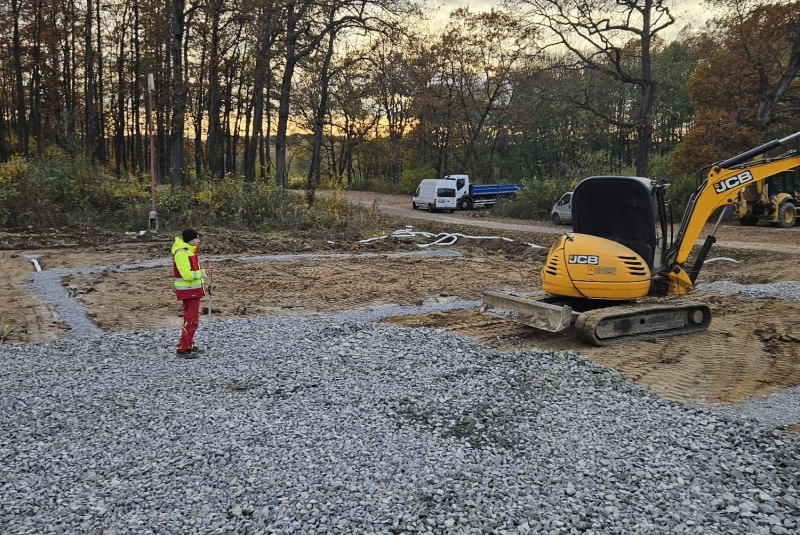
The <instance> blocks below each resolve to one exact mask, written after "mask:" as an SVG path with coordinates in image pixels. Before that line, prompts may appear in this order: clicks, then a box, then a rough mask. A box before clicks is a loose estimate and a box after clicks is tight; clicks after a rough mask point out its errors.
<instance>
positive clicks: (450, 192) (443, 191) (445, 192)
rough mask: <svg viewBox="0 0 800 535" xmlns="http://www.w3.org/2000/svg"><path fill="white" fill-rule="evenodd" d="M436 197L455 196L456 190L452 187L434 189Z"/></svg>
mask: <svg viewBox="0 0 800 535" xmlns="http://www.w3.org/2000/svg"><path fill="white" fill-rule="evenodd" d="M436 196H437V197H455V196H456V190H454V189H453V188H439V189H437V190H436Z"/></svg>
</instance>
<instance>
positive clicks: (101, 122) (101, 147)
mask: <svg viewBox="0 0 800 535" xmlns="http://www.w3.org/2000/svg"><path fill="white" fill-rule="evenodd" d="M95 10H96V16H97V100H96V102H97V127H96V128H97V159H98V160H100V162H102V163H103V164H105V163H106V159H107V155H106V140H105V138H106V136H105V132H106V118H105V113H103V103H104V102H105V100H106V99H105V87H104V86H103V41H102V33H103V32H102V26H101V25H102V20H101V19H100V2H99V0H98V1H97V2H96V3H95Z"/></svg>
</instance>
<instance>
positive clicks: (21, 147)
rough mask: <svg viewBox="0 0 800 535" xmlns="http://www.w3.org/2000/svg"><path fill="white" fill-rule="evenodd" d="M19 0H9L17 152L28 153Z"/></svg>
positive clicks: (20, 7)
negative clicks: (11, 25)
mask: <svg viewBox="0 0 800 535" xmlns="http://www.w3.org/2000/svg"><path fill="white" fill-rule="evenodd" d="M20 1H21V0H11V11H12V13H13V15H14V38H13V39H14V46H13V48H14V51H13V55H14V75H15V78H16V87H17V95H16V96H17V152H18V153H20V154H28V132H27V130H26V126H25V90H24V85H23V80H22V45H21V43H20V36H19V21H20V11H21V9H22V6H21V5H20Z"/></svg>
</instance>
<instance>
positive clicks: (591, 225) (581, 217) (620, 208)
mask: <svg viewBox="0 0 800 535" xmlns="http://www.w3.org/2000/svg"><path fill="white" fill-rule="evenodd" d="M647 183H648V181H646V180H644V179H641V178H637V177H590V178H587V179H586V180H584V181H582V182H581V183H580V184H578V186H577V187H576V188H575V191H574V193H573V194H572V230H573V231H575V232H576V233H579V234H590V235H593V236H599V237H601V238H606V239H609V240H613V241H616V242H618V243H620V244H622V245H624V246H626V247H628V248H629V249H631V250H632V251H634V252H635V253H636V254H638V255H639V256H641V257H642V258H643V259H644V260H645V261H646V262H647V264H648V266H650V267H651V268H652V267H653V259H654V253H655V249H656V231H655V227H656V225H655V214H654V210H653V199H652V197H651V193H650V188H648V186H647Z"/></svg>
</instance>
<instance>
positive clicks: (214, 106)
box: [208, 0, 225, 178]
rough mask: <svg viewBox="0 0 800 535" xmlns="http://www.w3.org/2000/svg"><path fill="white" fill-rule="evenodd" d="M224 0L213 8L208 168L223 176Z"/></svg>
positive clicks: (215, 174)
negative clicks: (221, 84)
mask: <svg viewBox="0 0 800 535" xmlns="http://www.w3.org/2000/svg"><path fill="white" fill-rule="evenodd" d="M223 2H224V0H217V1H216V2H215V3H214V4H213V6H212V8H213V13H212V22H211V50H210V51H209V64H208V169H209V171H210V172H211V175H212V176H214V177H217V178H222V175H224V174H225V169H224V166H225V161H224V158H223V156H222V139H221V136H222V128H221V125H220V118H219V113H220V108H221V105H220V98H219V71H220V69H219V40H220V38H219V32H220V28H219V26H220V17H221V14H222V5H223Z"/></svg>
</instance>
